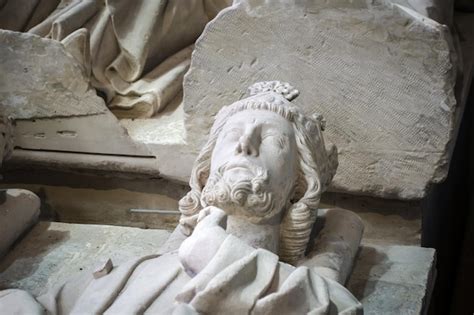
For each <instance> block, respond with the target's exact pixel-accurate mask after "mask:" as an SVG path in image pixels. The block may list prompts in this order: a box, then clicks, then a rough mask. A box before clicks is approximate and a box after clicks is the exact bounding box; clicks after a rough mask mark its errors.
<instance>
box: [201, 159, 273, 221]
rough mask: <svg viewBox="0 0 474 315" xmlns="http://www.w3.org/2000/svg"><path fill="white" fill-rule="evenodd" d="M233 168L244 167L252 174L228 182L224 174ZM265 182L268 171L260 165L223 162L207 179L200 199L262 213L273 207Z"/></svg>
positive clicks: (205, 201) (217, 204) (271, 196)
mask: <svg viewBox="0 0 474 315" xmlns="http://www.w3.org/2000/svg"><path fill="white" fill-rule="evenodd" d="M233 168H245V169H247V170H249V172H250V174H251V175H252V176H251V178H243V179H240V180H237V181H232V182H230V181H229V178H228V177H227V176H224V174H225V172H226V171H228V170H230V169H233ZM267 183H268V171H267V170H265V169H264V168H262V167H258V166H254V165H251V164H247V163H236V164H225V165H222V166H221V167H219V168H218V169H217V171H216V172H215V173H214V174H212V175H211V177H210V178H209V179H208V182H207V184H206V187H205V188H204V190H203V193H202V201H203V202H204V203H205V204H206V205H214V206H221V207H225V206H226V205H237V206H240V207H242V208H243V209H244V210H246V211H248V212H251V213H254V214H258V215H264V214H266V213H268V212H269V211H271V210H272V209H273V206H274V202H275V198H274V196H273V193H272V192H270V191H268V190H267V189H266V188H267Z"/></svg>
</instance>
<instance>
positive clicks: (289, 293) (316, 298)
mask: <svg viewBox="0 0 474 315" xmlns="http://www.w3.org/2000/svg"><path fill="white" fill-rule="evenodd" d="M14 312H17V313H19V314H44V313H48V314H102V313H104V314H201V313H202V314H306V313H307V314H362V305H361V304H360V303H359V302H358V301H357V300H356V299H355V298H354V296H352V294H351V293H350V292H349V291H348V290H347V289H346V288H344V287H343V286H342V285H340V284H339V283H337V282H335V281H333V280H330V279H327V278H325V277H323V276H320V275H318V274H317V273H316V272H314V271H312V270H311V269H309V268H307V267H298V268H295V267H293V266H291V265H288V264H285V263H282V262H279V261H278V256H277V255H275V254H273V253H271V252H269V251H267V250H264V249H254V248H252V247H250V246H249V245H247V244H245V243H244V242H243V241H241V240H240V239H238V238H236V237H234V236H232V235H229V236H228V237H227V238H226V239H225V241H224V242H223V243H222V245H221V246H220V248H219V250H218V251H217V253H216V254H215V256H214V257H213V258H212V259H211V261H210V262H209V263H208V264H207V265H206V267H205V268H204V269H203V270H202V271H201V272H199V273H198V274H197V275H196V276H194V277H191V276H189V275H188V274H187V273H186V272H185V271H184V269H183V267H182V266H181V264H180V262H179V259H178V255H177V252H176V251H175V252H170V253H167V254H163V255H151V256H146V257H141V258H138V259H135V260H132V261H130V262H128V263H126V264H123V265H121V266H119V267H115V268H113V269H112V270H111V272H109V273H108V274H107V275H105V276H103V277H101V278H98V279H94V277H93V275H92V272H83V273H81V274H79V275H77V276H75V277H73V278H71V279H70V280H69V281H67V282H66V283H65V284H63V285H61V286H58V287H56V288H55V289H53V290H51V291H49V292H48V293H47V294H45V295H43V296H40V297H38V298H37V299H36V300H35V299H34V298H33V297H32V296H31V295H29V294H28V293H26V292H24V291H21V290H6V291H1V292H0V313H1V314H6V313H14Z"/></svg>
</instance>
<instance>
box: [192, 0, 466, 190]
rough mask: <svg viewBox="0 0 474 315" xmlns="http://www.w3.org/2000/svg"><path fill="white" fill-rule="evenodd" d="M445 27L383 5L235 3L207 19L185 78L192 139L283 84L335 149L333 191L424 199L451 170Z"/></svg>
mask: <svg viewBox="0 0 474 315" xmlns="http://www.w3.org/2000/svg"><path fill="white" fill-rule="evenodd" d="M451 41H452V39H451V35H450V33H449V30H448V28H447V27H446V26H445V25H442V24H440V23H438V22H436V21H435V20H432V19H430V18H428V17H426V16H424V15H421V14H420V13H419V12H417V11H415V10H413V8H409V7H406V6H402V5H400V4H392V3H390V2H388V1H372V2H367V1H365V0H364V1H362V0H356V1H330V2H328V1H285V2H280V1H265V2H263V1H240V2H238V3H237V4H235V5H234V6H232V7H230V8H227V9H224V10H223V11H221V12H220V13H219V14H218V16H217V17H216V18H215V19H214V20H213V21H212V22H210V23H209V24H208V25H207V27H206V29H205V31H204V32H203V34H202V36H201V37H200V39H199V40H198V41H197V43H196V46H195V51H194V53H193V57H192V62H191V67H190V70H189V72H188V73H187V75H186V77H185V82H184V112H185V114H186V122H185V123H186V130H187V137H188V138H187V141H188V143H189V144H190V145H191V146H194V147H195V148H196V149H195V151H197V148H200V147H201V145H202V144H203V142H204V140H205V138H206V134H207V132H208V130H209V128H210V126H211V124H212V119H211V118H210V117H213V116H214V115H215V113H216V112H217V111H218V110H219V109H220V108H221V107H222V106H224V105H228V104H231V103H233V102H235V101H237V100H238V99H240V98H242V97H243V96H244V95H243V93H244V92H243V91H245V90H246V88H247V87H248V86H250V85H251V84H253V83H255V82H258V81H263V80H281V81H285V82H290V83H291V84H292V85H294V86H295V87H296V88H298V89H299V90H300V92H301V95H300V96H299V97H298V98H297V99H296V100H295V101H294V103H295V104H297V105H299V106H301V107H302V108H303V109H304V110H305V111H306V113H307V114H308V115H310V114H313V113H320V114H322V115H323V116H324V117H325V119H326V121H327V125H326V134H325V138H326V139H328V140H329V141H331V142H333V143H335V144H336V145H337V147H338V150H339V169H338V172H337V174H336V176H335V178H334V181H333V184H332V188H331V189H332V191H338V192H348V193H354V194H363V195H375V196H379V197H386V198H388V197H390V198H401V199H420V198H422V197H424V196H425V195H426V193H427V190H428V188H429V185H430V184H431V183H437V182H440V181H442V180H443V179H444V178H445V177H446V174H447V171H448V166H449V159H450V155H451V151H452V147H453V143H454V138H455V136H456V132H457V128H458V124H459V120H460V119H459V118H460V116H461V115H459V113H460V110H461V109H462V106H457V103H456V99H455V94H454V90H453V88H454V84H455V76H456V73H455V72H456V71H455V68H456V67H455V54H454V52H453V48H452V45H451Z"/></svg>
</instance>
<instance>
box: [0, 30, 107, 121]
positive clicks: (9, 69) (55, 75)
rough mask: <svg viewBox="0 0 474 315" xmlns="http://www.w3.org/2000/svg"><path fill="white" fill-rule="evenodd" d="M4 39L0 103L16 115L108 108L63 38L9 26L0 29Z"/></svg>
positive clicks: (0, 52) (0, 47)
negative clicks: (10, 28)
mask: <svg viewBox="0 0 474 315" xmlns="http://www.w3.org/2000/svg"><path fill="white" fill-rule="evenodd" d="M0 42H1V43H2V44H1V45H0V73H2V80H0V107H4V108H5V109H6V111H7V113H9V114H10V115H12V116H13V117H14V118H15V119H27V118H43V117H61V116H62V117H64V116H74V115H87V114H97V113H103V112H105V111H106V110H107V107H106V106H105V103H104V101H103V100H102V99H101V98H100V97H98V96H97V95H96V92H95V90H94V89H93V88H91V87H90V85H89V78H87V77H86V76H85V75H84V73H83V68H82V66H81V65H80V64H79V63H78V62H77V61H76V60H75V59H74V58H73V57H72V56H71V55H69V54H68V53H67V52H66V50H65V48H64V47H63V45H62V44H61V43H60V42H58V41H55V40H50V39H43V38H41V37H39V36H36V35H32V34H25V33H17V32H11V31H5V30H0Z"/></svg>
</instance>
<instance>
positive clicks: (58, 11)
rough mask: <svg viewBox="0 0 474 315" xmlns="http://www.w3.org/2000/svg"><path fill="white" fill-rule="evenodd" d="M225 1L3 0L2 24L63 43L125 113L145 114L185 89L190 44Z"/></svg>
mask: <svg viewBox="0 0 474 315" xmlns="http://www.w3.org/2000/svg"><path fill="white" fill-rule="evenodd" d="M230 4H231V1H229V0H186V1H181V0H134V1H128V0H107V1H106V0H62V1H59V0H5V1H0V28H2V29H8V30H13V31H23V32H28V33H31V34H36V35H39V36H43V37H47V38H51V39H55V40H58V41H61V42H62V43H63V45H64V46H65V47H66V49H67V50H68V51H69V53H71V54H72V55H73V56H74V57H75V58H76V59H77V60H78V61H79V63H80V64H81V65H82V66H83V70H84V72H85V73H86V74H87V75H90V78H91V84H92V86H93V87H94V88H96V89H97V90H98V91H100V94H101V95H102V96H103V97H104V98H105V101H106V103H107V105H108V106H109V107H110V108H111V109H112V110H113V111H115V112H116V114H117V115H119V116H122V117H150V116H152V115H154V114H155V113H157V112H158V111H160V110H161V109H163V108H164V107H165V106H166V105H167V104H168V103H169V102H170V101H171V100H172V99H173V98H174V97H175V96H176V95H177V94H178V93H179V92H180V91H181V89H182V79H183V76H184V74H185V73H186V71H187V69H188V66H189V63H190V56H191V52H192V48H193V47H192V45H193V43H194V41H195V40H196V39H197V37H198V36H199V35H200V34H201V32H202V30H203V29H204V26H205V25H206V23H207V22H209V21H210V20H211V19H213V18H214V16H215V15H216V14H217V13H218V12H219V11H220V10H221V9H223V8H224V7H226V6H228V5H230Z"/></svg>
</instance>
